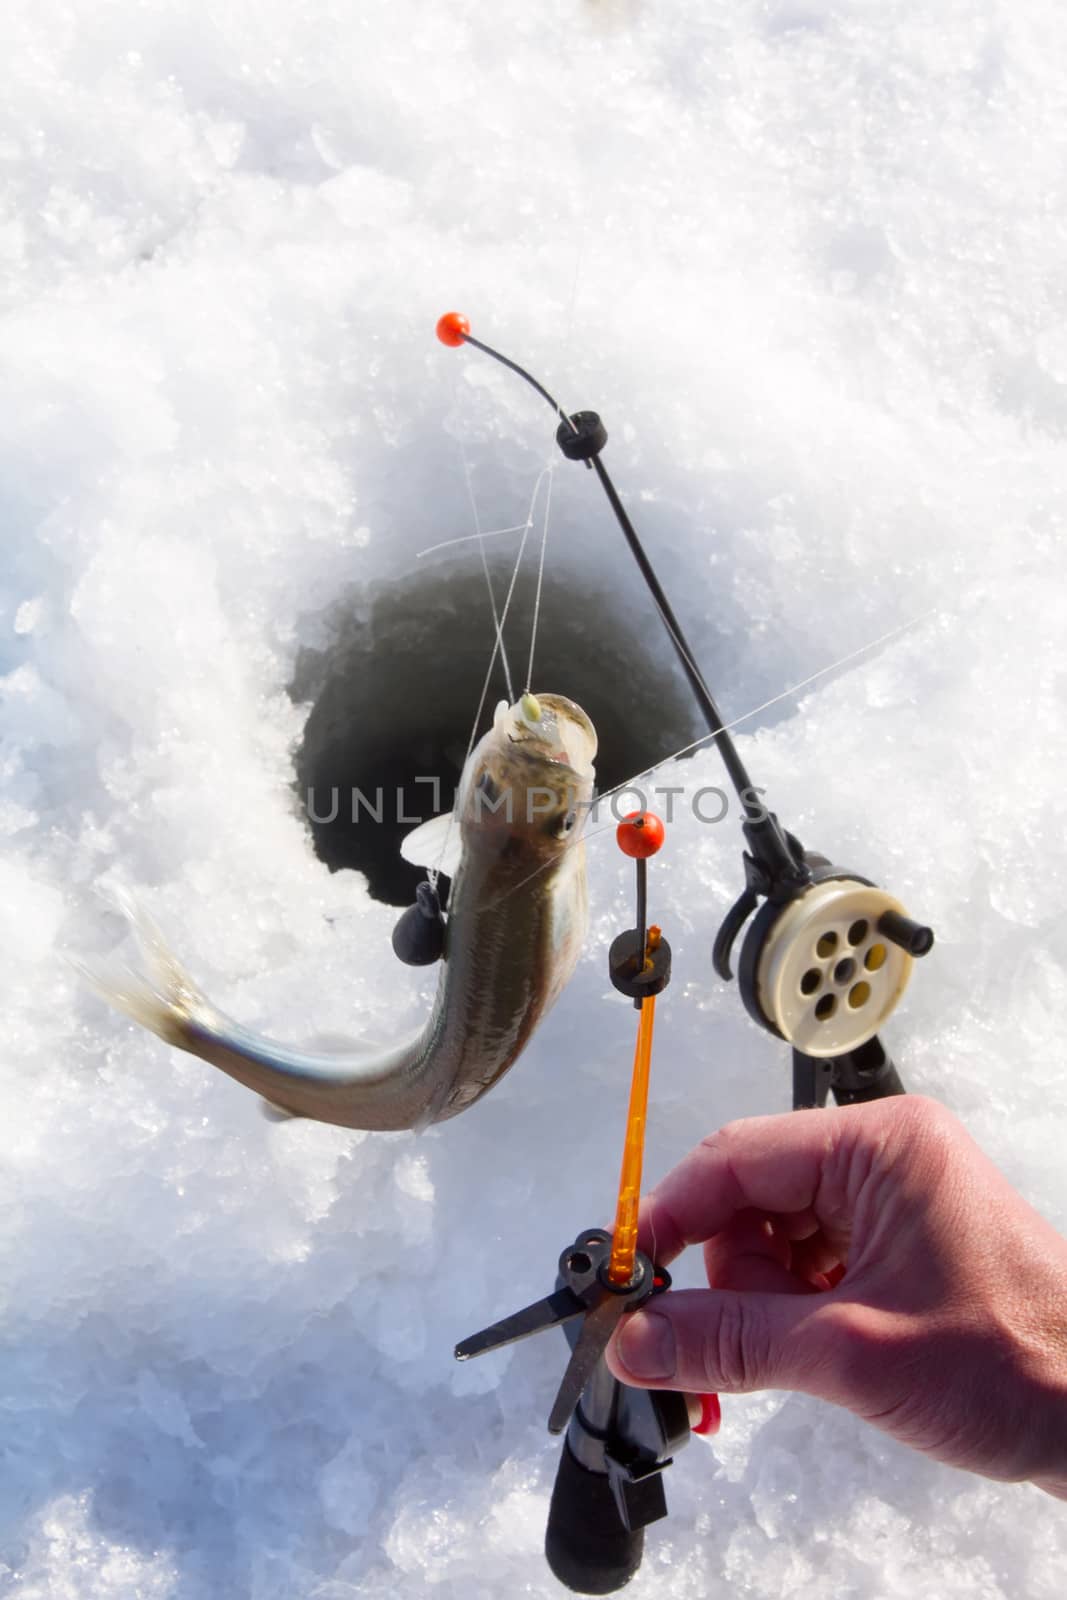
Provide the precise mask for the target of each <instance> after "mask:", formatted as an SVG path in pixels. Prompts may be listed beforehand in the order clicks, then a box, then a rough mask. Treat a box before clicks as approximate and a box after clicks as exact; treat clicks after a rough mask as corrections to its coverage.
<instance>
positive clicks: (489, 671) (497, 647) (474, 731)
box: [426, 466, 552, 889]
mask: <svg viewBox="0 0 1067 1600" xmlns="http://www.w3.org/2000/svg"><path fill="white" fill-rule="evenodd" d="M551 470H552V468H551V467H550V466H545V467H543V468H542V469H541V471H540V472H539V473H538V475H537V481H536V483H535V484H534V488H533V494H532V495H531V496H530V508H529V510H528V511H527V513H526V521H525V523H523V524H522V538H521V539H520V540H519V548H518V551H517V553H516V556H515V564H514V566H513V567H512V569H511V581H510V582H509V584H508V592H507V594H506V596H505V598H504V605H503V609H502V610H501V613H500V620H499V623H498V624H497V629H496V639H495V641H494V644H493V653H492V655H491V656H490V657H489V666H488V667H487V668H486V673H485V678H484V679H483V681H482V692H481V694H480V695H479V696H478V709H477V711H475V713H474V722H473V723H472V725H471V733H470V738H469V739H468V741H467V751H466V754H465V755H464V757H463V766H462V767H461V768H460V771H461V772H462V771H463V768H465V767H466V765H467V762H468V761H469V760H470V754H471V751H472V750H473V749H474V744H475V740H476V739H477V737H478V724H479V723H480V722H481V720H482V712H483V711H484V709H485V700H486V696H487V695H488V693H489V685H490V683H491V682H492V678H493V668H494V667H495V666H496V658H497V655H498V654H500V652H501V651H502V650H503V647H504V624H505V622H506V621H507V620H508V612H509V610H510V609H511V601H512V597H513V595H514V593H515V582H516V579H517V578H518V576H519V568H520V567H521V565H522V557H523V552H524V551H525V549H526V541H527V539H528V538H529V535H530V529H531V528H532V527H533V514H534V507H535V506H536V504H537V495H538V491H539V490H540V488H541V482H542V479H543V478H544V477H545V474H546V473H550V472H551ZM508 695H509V701H510V703H514V693H513V691H512V688H511V680H510V677H509V678H508ZM455 815H456V814H455V807H453V808H452V810H451V811H450V812H449V821H448V827H447V828H446V829H445V836H444V838H443V839H442V841H441V848H440V851H439V852H438V856H437V862H436V864H435V865H434V866H432V867H427V869H426V876H427V879H428V881H429V884H430V887H431V888H432V889H436V888H437V880H438V878H439V877H440V875H441V862H442V861H443V860H444V856H445V851H446V850H447V848H448V843H449V840H450V839H451V837H452V829H453V828H454V827H455V825H456V821H455Z"/></svg>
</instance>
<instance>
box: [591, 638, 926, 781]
mask: <svg viewBox="0 0 1067 1600" xmlns="http://www.w3.org/2000/svg"><path fill="white" fill-rule="evenodd" d="M938 610H939V608H938V607H937V606H930V607H929V609H928V610H926V611H920V612H919V613H918V615H917V616H914V617H911V618H909V620H908V621H907V622H901V623H898V625H897V626H896V627H895V628H890V629H889V631H888V632H887V633H883V634H879V636H878V638H877V639H870V640H868V642H867V643H866V644H861V645H860V647H859V649H858V650H852V651H850V652H849V654H848V655H847V656H842V657H841V658H840V659H839V660H838V661H831V662H829V663H828V664H827V665H826V666H825V667H820V668H819V669H818V671H817V672H812V673H811V674H809V676H808V677H806V678H802V679H801V680H800V682H799V683H794V684H792V685H791V686H790V687H789V688H788V689H783V690H782V691H781V693H780V694H775V695H772V696H771V698H770V699H769V700H764V701H763V703H762V704H761V705H758V706H753V707H752V710H751V711H745V712H744V713H743V714H742V715H741V716H739V717H735V718H734V720H733V722H726V723H724V724H723V726H722V728H721V729H720V730H718V731H717V732H715V733H705V734H702V735H701V736H700V738H699V739H694V740H693V742H692V744H687V745H683V746H682V748H681V750H675V752H674V754H673V755H669V756H662V757H661V758H660V760H659V761H656V762H654V763H653V765H652V766H651V767H646V768H645V769H644V771H643V772H638V773H635V774H634V776H633V777H632V778H627V779H626V781H625V783H618V784H616V785H615V787H614V789H605V790H604V792H603V793H602V794H598V795H597V804H598V805H599V803H600V802H601V801H602V800H610V799H611V796H612V795H613V794H618V793H619V792H620V790H623V789H628V788H629V787H630V786H631V785H632V784H635V783H637V782H639V780H640V779H641V778H649V777H651V776H652V774H653V773H654V772H658V771H659V769H660V767H663V766H666V764H667V762H668V761H677V760H678V758H679V757H680V756H687V755H689V753H690V751H692V750H698V749H699V748H700V746H701V745H702V744H710V743H711V741H712V740H714V739H717V738H718V737H719V733H720V732H721V733H730V732H732V731H733V729H734V728H737V727H740V725H741V723H742V722H747V721H748V720H749V718H750V717H758V716H759V714H760V712H761V711H767V710H769V709H770V707H771V706H776V705H778V704H779V702H780V701H782V700H788V699H789V696H790V695H793V694H799V693H800V691H801V690H802V689H806V688H807V687H808V685H809V684H812V683H815V682H816V681H817V680H818V679H819V678H824V677H825V676H826V674H827V673H828V672H836V671H837V670H838V669H839V668H840V667H847V666H849V665H850V663H851V662H853V661H856V660H858V659H859V657H860V656H864V655H866V654H867V653H868V652H869V651H871V650H877V648H878V646H879V645H882V644H888V643H889V642H890V640H892V639H896V638H899V637H900V635H901V634H904V633H907V632H909V630H910V629H912V628H915V627H918V625H919V623H920V622H925V621H926V619H927V618H928V617H932V616H936V615H937V614H938Z"/></svg>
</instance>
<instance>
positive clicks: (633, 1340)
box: [619, 1311, 676, 1378]
mask: <svg viewBox="0 0 1067 1600" xmlns="http://www.w3.org/2000/svg"><path fill="white" fill-rule="evenodd" d="M619 1355H620V1356H621V1357H622V1359H623V1361H624V1362H625V1364H626V1368H627V1370H628V1371H629V1372H632V1373H633V1375H634V1377H635V1378H670V1377H673V1376H674V1367H675V1361H676V1355H675V1348H674V1329H673V1328H672V1327H671V1324H670V1320H669V1319H668V1318H667V1317H663V1316H660V1314H659V1312H658V1311H637V1312H635V1313H634V1315H633V1316H631V1317H628V1318H627V1319H626V1321H625V1322H624V1324H623V1326H622V1329H621V1331H620V1333H619Z"/></svg>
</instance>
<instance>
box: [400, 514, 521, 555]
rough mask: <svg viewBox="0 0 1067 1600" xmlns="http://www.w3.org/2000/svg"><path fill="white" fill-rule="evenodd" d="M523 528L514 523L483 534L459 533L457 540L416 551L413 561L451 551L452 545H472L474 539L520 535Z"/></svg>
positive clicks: (487, 529)
mask: <svg viewBox="0 0 1067 1600" xmlns="http://www.w3.org/2000/svg"><path fill="white" fill-rule="evenodd" d="M525 527H526V523H525V522H516V523H515V525H514V527H511V528H486V530H485V532H484V533H461V534H460V536H459V538H458V539H442V540H441V542H440V543H439V544H428V545H427V546H426V548H425V550H416V552H415V560H416V561H421V560H422V558H423V556H432V555H433V554H434V553H435V552H436V551H438V550H451V548H452V546H453V545H454V544H472V543H473V542H474V540H475V539H499V538H502V537H503V535H504V534H505V533H521V532H522V530H523V528H525Z"/></svg>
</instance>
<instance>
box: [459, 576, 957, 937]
mask: <svg viewBox="0 0 1067 1600" xmlns="http://www.w3.org/2000/svg"><path fill="white" fill-rule="evenodd" d="M938 613H939V608H938V607H937V606H931V607H930V608H929V610H927V611H920V612H919V614H918V616H915V617H912V618H910V619H909V621H907V622H902V623H899V624H898V625H897V626H896V627H895V628H890V629H889V631H888V632H887V633H883V634H880V635H879V636H878V638H877V639H871V640H869V641H868V643H867V644H864V645H860V647H859V649H858V650H852V651H850V653H849V654H848V655H846V656H841V657H840V659H839V660H837V661H831V662H829V663H828V664H827V665H826V666H825V667H820V668H819V669H818V671H817V672H812V673H810V674H809V675H808V677H806V678H802V679H801V680H800V682H799V683H794V684H792V685H791V686H790V687H789V688H788V689H783V690H782V691H781V693H780V694H776V695H772V696H771V698H770V699H769V700H764V701H763V702H762V704H761V705H758V706H753V707H752V709H751V711H745V712H743V713H742V714H741V716H739V717H735V718H734V720H733V722H729V723H726V724H725V728H726V730H728V731H729V730H731V729H733V728H737V727H740V725H741V723H743V722H747V721H748V720H749V718H751V717H757V716H759V714H760V712H761V711H767V710H769V708H770V707H771V706H776V705H778V704H779V703H780V702H781V701H782V700H788V698H789V696H790V695H793V694H799V692H800V690H801V689H806V688H807V687H808V685H809V684H812V683H815V682H816V681H817V680H818V679H819V678H824V677H825V676H826V674H827V673H828V672H836V671H837V670H838V668H840V667H845V666H848V665H849V664H850V663H851V662H853V661H855V660H857V659H858V658H859V657H860V656H863V655H866V654H867V653H868V652H869V651H871V650H876V649H877V648H878V646H879V645H882V644H888V643H889V641H890V640H892V639H896V638H899V637H900V635H901V634H904V633H907V632H908V631H909V630H910V629H911V628H914V627H917V626H918V624H919V623H920V622H925V620H926V619H927V618H928V617H932V616H936V615H938ZM716 738H718V735H717V734H714V733H707V734H705V735H704V737H703V738H701V739H695V740H694V741H693V743H692V744H687V745H685V746H683V748H682V749H681V750H676V751H675V752H674V754H673V755H669V756H662V757H661V758H660V760H659V761H657V762H655V763H654V764H653V765H652V766H651V767H646V768H645V769H644V771H643V772H638V773H636V774H635V775H634V777H632V778H627V780H626V782H625V783H619V784H616V785H615V787H614V789H605V790H604V792H603V793H602V794H598V795H597V796H596V798H595V799H594V800H592V801H591V802H590V804H589V811H590V812H591V813H595V812H596V811H597V809H598V807H599V806H600V805H601V804H602V802H604V801H605V800H610V799H611V797H612V795H616V794H620V793H622V791H623V790H625V789H628V788H630V787H631V786H632V785H634V784H636V783H638V782H639V781H640V780H641V779H642V778H650V777H651V776H652V774H653V773H654V772H658V771H659V769H660V767H663V766H666V764H667V762H668V761H677V760H678V758H679V757H680V756H685V755H688V754H689V752H690V751H691V750H696V749H698V748H699V747H700V746H701V745H702V744H707V743H709V741H710V740H712V739H716ZM617 826H618V818H617V817H613V818H612V820H611V822H605V823H603V824H602V825H601V826H600V827H595V828H593V829H592V830H591V832H589V833H582V834H580V835H579V836H578V837H577V838H576V839H573V840H569V841H568V842H567V843H566V844H565V845H564V847H563V849H564V851H566V850H572V849H576V848H577V847H578V846H579V845H584V844H588V843H590V842H591V841H592V840H593V839H595V838H597V837H598V835H600V834H602V833H607V832H609V831H610V830H611V829H612V828H615V827H617ZM555 865H556V862H555V861H554V860H550V861H543V862H542V863H541V865H540V866H539V867H535V868H534V870H533V871H532V872H531V873H529V874H528V875H527V876H526V877H525V878H522V879H521V880H520V881H519V882H518V883H516V884H513V885H512V887H511V888H510V889H506V890H505V891H504V893H503V894H502V895H500V896H499V897H498V898H497V899H496V900H492V901H489V902H488V903H487V905H485V906H479V907H478V909H479V910H491V909H492V907H493V906H496V905H499V904H500V903H501V902H502V901H504V900H507V899H510V897H511V896H512V895H513V894H517V893H518V891H519V890H520V889H523V888H525V887H526V885H527V884H528V883H530V882H532V880H533V879H534V878H537V877H539V876H540V875H541V873H542V872H548V871H549V870H550V869H551V868H552V867H554V866H555Z"/></svg>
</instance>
